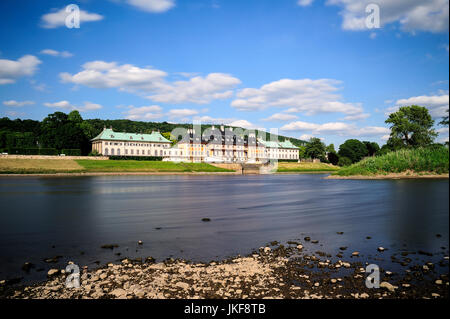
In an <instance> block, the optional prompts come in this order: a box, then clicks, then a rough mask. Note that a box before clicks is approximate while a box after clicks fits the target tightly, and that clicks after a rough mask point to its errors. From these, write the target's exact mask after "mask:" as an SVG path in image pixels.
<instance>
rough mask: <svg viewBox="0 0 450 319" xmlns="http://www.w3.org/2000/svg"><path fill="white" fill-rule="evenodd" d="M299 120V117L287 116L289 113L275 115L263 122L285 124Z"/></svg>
mask: <svg viewBox="0 0 450 319" xmlns="http://www.w3.org/2000/svg"><path fill="white" fill-rule="evenodd" d="M296 119H298V116H297V115H294V114H287V113H275V114H273V115H271V116H269V117H268V118H265V119H263V121H274V122H284V121H292V120H296Z"/></svg>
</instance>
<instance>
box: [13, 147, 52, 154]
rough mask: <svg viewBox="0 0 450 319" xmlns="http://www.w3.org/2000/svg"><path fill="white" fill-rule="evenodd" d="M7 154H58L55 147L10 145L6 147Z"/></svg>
mask: <svg viewBox="0 0 450 319" xmlns="http://www.w3.org/2000/svg"><path fill="white" fill-rule="evenodd" d="M8 154H16V155H58V150H56V149H55V148H21V147H11V148H9V149H8Z"/></svg>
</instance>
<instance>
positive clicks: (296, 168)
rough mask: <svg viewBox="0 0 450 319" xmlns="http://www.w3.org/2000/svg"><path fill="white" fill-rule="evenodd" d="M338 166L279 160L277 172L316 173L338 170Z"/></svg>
mask: <svg viewBox="0 0 450 319" xmlns="http://www.w3.org/2000/svg"><path fill="white" fill-rule="evenodd" d="M338 169H339V167H338V166H334V165H331V164H325V163H293V162H279V163H278V169H277V173H314V172H332V171H337V170H338Z"/></svg>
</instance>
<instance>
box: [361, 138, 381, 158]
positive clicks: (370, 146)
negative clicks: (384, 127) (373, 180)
mask: <svg viewBox="0 0 450 319" xmlns="http://www.w3.org/2000/svg"><path fill="white" fill-rule="evenodd" d="M363 143H364V145H365V146H366V148H367V154H366V155H368V156H374V155H375V154H376V153H377V152H378V151H379V150H380V146H379V145H378V143H376V142H368V141H363Z"/></svg>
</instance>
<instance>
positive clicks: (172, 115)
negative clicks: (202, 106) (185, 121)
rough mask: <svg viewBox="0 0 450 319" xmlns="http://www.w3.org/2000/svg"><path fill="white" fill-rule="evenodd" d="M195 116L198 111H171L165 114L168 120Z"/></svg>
mask: <svg viewBox="0 0 450 319" xmlns="http://www.w3.org/2000/svg"><path fill="white" fill-rule="evenodd" d="M196 114H198V111H197V110H194V109H172V110H170V111H169V112H168V113H167V115H168V116H169V118H186V117H188V116H192V115H196Z"/></svg>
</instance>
